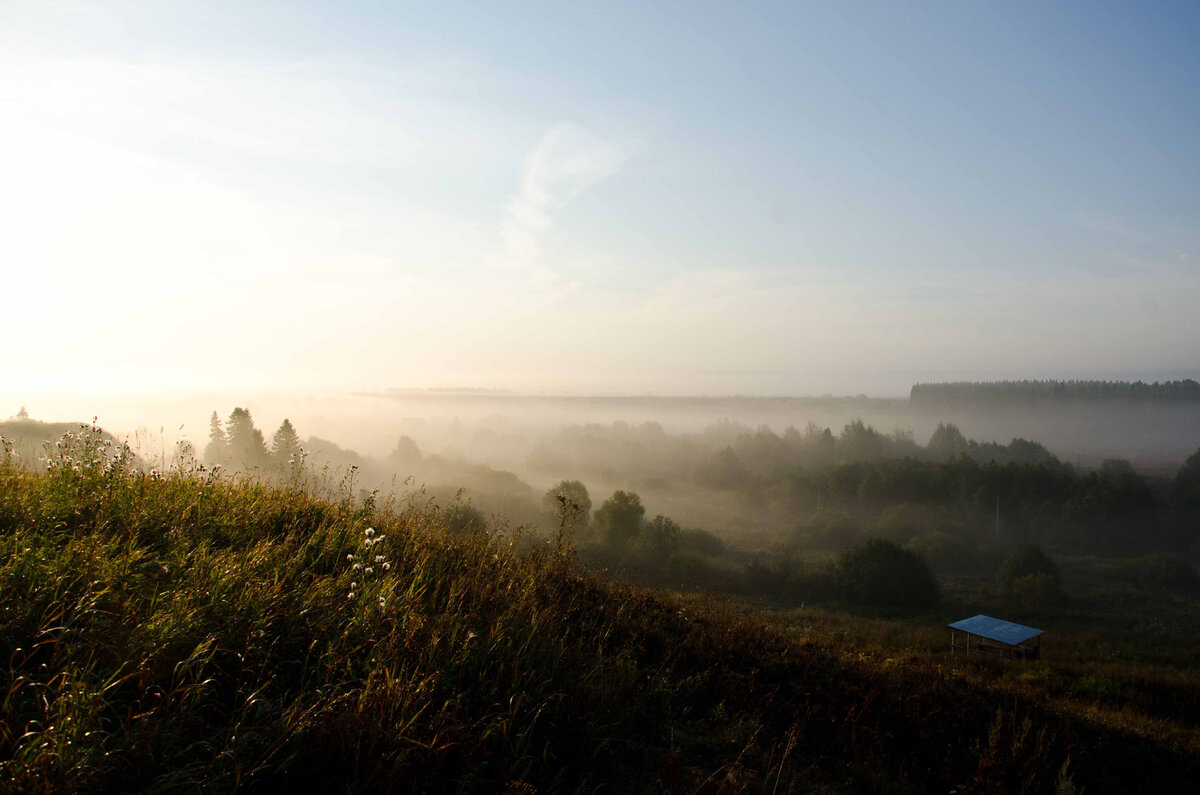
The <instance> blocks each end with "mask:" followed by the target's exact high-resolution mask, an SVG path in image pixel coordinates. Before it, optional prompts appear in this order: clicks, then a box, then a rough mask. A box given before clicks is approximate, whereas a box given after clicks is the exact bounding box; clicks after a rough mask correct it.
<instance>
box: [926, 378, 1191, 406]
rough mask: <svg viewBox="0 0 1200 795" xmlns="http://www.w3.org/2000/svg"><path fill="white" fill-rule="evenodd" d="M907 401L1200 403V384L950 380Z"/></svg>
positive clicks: (938, 403) (939, 403) (943, 403)
mask: <svg viewBox="0 0 1200 795" xmlns="http://www.w3.org/2000/svg"><path fill="white" fill-rule="evenodd" d="M909 401H910V402H911V403H913V404H915V405H919V406H934V407H938V408H945V407H949V406H953V405H955V404H960V405H970V404H978V403H984V404H987V403H1049V402H1064V401H1077V402H1082V401H1117V402H1148V401H1149V402H1165V401H1186V402H1200V383H1197V382H1196V381H1195V380H1193V379H1190V378H1186V379H1182V380H1178V381H1164V382H1162V383H1159V382H1158V381H1155V382H1153V383H1150V384H1147V383H1145V382H1143V381H1087V380H1081V381H1054V380H1045V381H1038V380H1023V381H978V382H976V381H951V382H945V383H924V384H914V385H913V387H912V390H911V391H910V392H909Z"/></svg>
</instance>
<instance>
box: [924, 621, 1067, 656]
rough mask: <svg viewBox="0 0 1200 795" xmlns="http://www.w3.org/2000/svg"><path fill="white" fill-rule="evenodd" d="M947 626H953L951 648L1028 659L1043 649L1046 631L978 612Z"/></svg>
mask: <svg viewBox="0 0 1200 795" xmlns="http://www.w3.org/2000/svg"><path fill="white" fill-rule="evenodd" d="M947 626H949V627H950V649H951V651H954V650H956V649H963V650H965V651H966V652H967V653H970V652H973V651H975V652H979V653H981V654H991V655H995V656H997V657H1020V658H1022V659H1027V660H1030V659H1032V660H1036V659H1037V658H1038V655H1039V653H1040V651H1041V636H1042V634H1043V630H1040V629H1035V628H1033V627H1027V626H1025V625H1024V624H1015V623H1013V622H1012V621H1004V620H1002V619H999V618H992V617H991V616H985V615H978V616H972V617H971V618H964V619H963V620H962V621H955V622H954V623H953V624H948V625H947ZM960 633H961V638H960ZM960 641H961V642H960Z"/></svg>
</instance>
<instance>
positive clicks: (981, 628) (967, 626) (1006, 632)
mask: <svg viewBox="0 0 1200 795" xmlns="http://www.w3.org/2000/svg"><path fill="white" fill-rule="evenodd" d="M947 626H948V627H950V628H951V629H961V630H962V631H963V632H970V633H971V634H972V635H978V636H979V637H981V638H987V639H988V640H998V641H1000V642H1001V643H1007V644H1008V645H1009V646H1016V645H1017V644H1018V643H1024V642H1025V641H1027V640H1029V639H1030V638H1036V637H1037V636H1038V635H1041V634H1042V632H1043V630H1040V629H1034V628H1033V627H1027V626H1025V625H1024V624H1014V623H1013V622H1011V621H1002V620H1000V619H999V618H992V617H991V616H985V615H978V616H972V617H971V618H964V619H963V620H962V621H955V622H954V623H953V624H947Z"/></svg>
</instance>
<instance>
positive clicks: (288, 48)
mask: <svg viewBox="0 0 1200 795" xmlns="http://www.w3.org/2000/svg"><path fill="white" fill-rule="evenodd" d="M1197 30H1200V5H1197V4H1195V3H1191V2H1174V3H1172V2H1160V3H1153V4H1132V3H1106V2H1094V1H1093V2H1078V3H1065V2H1064V3H1044V2H1030V3H1025V2H973V3H961V2H946V3H938V2H925V3H920V4H912V3H862V2H838V3H827V2H821V3H817V2H779V3H763V2H741V3H706V2H695V1H694V0H693V1H692V2H681V3H667V2H664V3H645V2H630V3H624V2H609V3H559V2H545V3H541V2H529V3H505V2H479V3H462V2H438V3H413V4H409V3H399V2H397V3H367V2H352V1H349V0H342V1H341V2H330V3H319V2H304V1H303V0H299V1H298V0H291V1H290V2H286V3H283V2H280V3H275V2H254V3H246V2H232V3H225V2H213V1H212V0H208V1H206V2H161V1H160V2H121V1H120V0H117V1H116V2H106V3H102V4H101V3H89V2H78V3H77V2H59V1H57V0H36V2H26V0H5V2H4V3H3V4H0V119H2V120H3V123H2V124H0V263H2V268H0V280H2V281H0V285H2V289H0V307H2V311H0V333H2V334H3V335H4V339H5V340H6V344H5V345H4V346H3V351H2V352H0V371H2V372H3V377H2V380H3V384H0V393H3V394H5V395H7V396H8V397H9V400H10V401H16V400H20V401H21V402H27V398H28V400H29V401H32V402H36V401H35V400H33V397H31V396H36V395H42V394H49V393H55V392H58V393H63V392H69V393H72V394H78V395H82V396H85V397H86V396H88V395H108V396H112V395H119V394H125V393H135V392H136V393H143V392H148V391H159V392H163V393H179V394H186V393H194V392H197V391H205V390H208V391H211V390H223V391H226V392H238V391H245V392H252V391H256V390H257V391H263V390H271V391H275V392H285V391H294V392H298V393H299V392H306V391H307V392H315V391H330V390H332V391H337V390H373V389H384V388H388V387H407V388H447V387H472V388H494V389H508V390H514V391H519V392H534V393H563V394H590V393H600V394H659V395H688V394H706V395H728V394H746V395H805V394H856V393H866V394H871V395H880V396H889V395H903V394H907V391H908V388H909V387H910V386H911V384H912V383H914V382H918V381H935V380H961V379H970V380H992V379H1004V378H1128V379H1134V378H1143V379H1146V380H1155V379H1167V378H1183V377H1197V376H1198V375H1200V333H1197V332H1198V331H1200V312H1198V311H1197V309H1196V307H1198V306H1200V146H1198V145H1197V141H1200V37H1197V36H1196V35H1195V34H1196V31H1197ZM15 410H16V408H15V407H14V408H13V412H15ZM6 413H8V412H6V411H5V410H4V407H3V405H0V414H6Z"/></svg>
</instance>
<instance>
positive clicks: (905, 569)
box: [837, 538, 940, 607]
mask: <svg viewBox="0 0 1200 795" xmlns="http://www.w3.org/2000/svg"><path fill="white" fill-rule="evenodd" d="M837 568H838V575H839V578H840V579H841V582H842V589H843V591H844V593H845V595H846V598H848V599H849V600H850V601H853V602H858V603H860V604H869V605H877V606H881V607H890V606H894V605H905V606H912V607H925V606H929V605H934V604H937V602H938V599H939V598H940V593H939V588H938V582H937V579H936V578H935V577H934V576H933V572H932V571H930V569H929V564H927V563H926V562H925V559H924V558H922V557H921V556H920V555H918V554H917V553H916V552H913V551H912V550H909V549H904V548H902V547H898V546H896V545H895V544H893V543H892V542H891V541H885V540H883V539H879V538H875V539H871V540H870V541H868V542H867V543H866V544H864V545H863V546H861V547H858V548H857V549H854V550H851V551H849V552H844V553H842V555H841V557H840V558H839V559H838V566H837Z"/></svg>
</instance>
